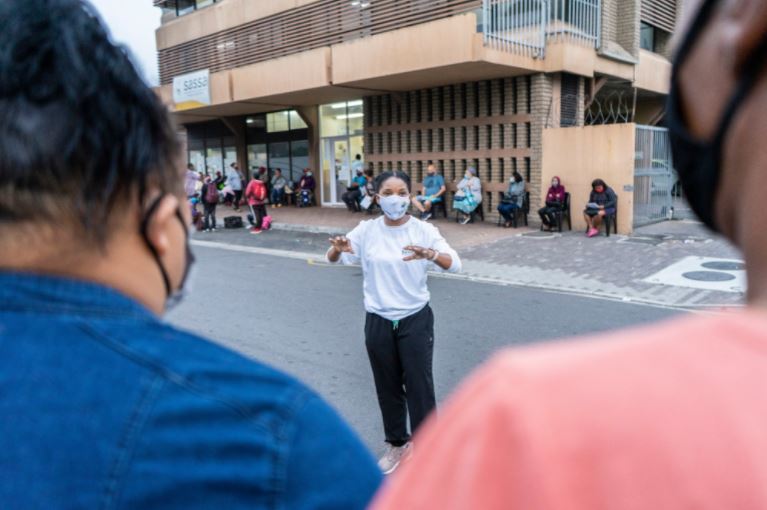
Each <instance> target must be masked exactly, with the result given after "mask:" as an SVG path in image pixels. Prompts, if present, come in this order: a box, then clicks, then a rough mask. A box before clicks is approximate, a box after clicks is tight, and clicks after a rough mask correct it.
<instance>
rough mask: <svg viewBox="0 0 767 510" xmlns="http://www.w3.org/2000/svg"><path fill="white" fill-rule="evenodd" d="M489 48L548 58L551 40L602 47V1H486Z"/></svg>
mask: <svg viewBox="0 0 767 510" xmlns="http://www.w3.org/2000/svg"><path fill="white" fill-rule="evenodd" d="M482 15H483V18H484V21H483V23H482V26H483V27H484V32H485V45H487V46H491V47H494V48H497V49H501V50H505V51H512V52H515V53H520V54H523V55H529V56H532V57H536V58H544V57H545V54H546V43H547V42H548V41H549V40H555V41H564V40H566V41H575V42H583V43H585V44H588V45H590V46H593V47H595V48H599V46H600V44H601V38H600V34H601V31H602V26H601V20H602V4H601V0H483V2H482Z"/></svg>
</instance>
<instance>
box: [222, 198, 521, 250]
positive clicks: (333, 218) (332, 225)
mask: <svg viewBox="0 0 767 510" xmlns="http://www.w3.org/2000/svg"><path fill="white" fill-rule="evenodd" d="M267 212H268V213H269V215H271V216H272V221H273V223H272V224H273V228H274V229H275V230H282V231H289V232H304V233H317V234H345V233H347V232H349V231H350V230H352V229H353V228H354V227H356V226H357V225H358V224H359V222H360V221H364V220H369V219H372V218H374V216H371V215H368V214H365V213H350V212H349V211H347V210H346V209H345V208H331V207H309V208H305V209H300V208H298V207H280V208H273V207H271V206H269V207H267ZM232 214H236V213H234V212H233V211H232V210H231V209H230V208H228V207H226V206H219V211H217V213H216V215H217V217H218V218H219V222H223V218H224V216H229V215H232ZM241 214H242V216H243V218H244V217H245V216H246V214H247V208H246V207H244V208H242V211H241ZM433 222H434V225H436V226H437V227H439V229H440V231H441V232H442V235H444V236H445V237H446V238H447V239H449V240H450V242H451V243H452V245H453V246H454V247H455V248H456V249H464V248H468V247H471V246H476V245H483V244H486V243H489V242H494V241H498V240H500V239H505V238H507V237H509V236H510V235H514V234H515V233H519V232H528V231H532V230H531V229H527V228H520V229H505V228H501V227H498V226H497V225H496V222H495V221H486V222H481V221H477V222H476V223H473V224H471V225H459V224H458V223H456V222H455V215H452V216H448V218H447V219H443V218H442V217H440V218H439V219H436V220H433ZM246 223H247V222H246Z"/></svg>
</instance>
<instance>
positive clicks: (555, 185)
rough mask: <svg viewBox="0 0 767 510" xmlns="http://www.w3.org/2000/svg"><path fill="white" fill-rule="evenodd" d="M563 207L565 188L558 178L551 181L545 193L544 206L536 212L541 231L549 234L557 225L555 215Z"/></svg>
mask: <svg viewBox="0 0 767 510" xmlns="http://www.w3.org/2000/svg"><path fill="white" fill-rule="evenodd" d="M564 207H565V187H564V186H562V181H561V180H560V179H559V177H556V176H554V178H553V179H551V187H550V188H549V191H548V193H546V206H545V207H542V208H541V209H539V210H538V216H540V217H541V222H542V223H543V230H544V231H546V232H551V231H552V230H553V229H554V228H556V227H557V226H558V225H557V213H558V212H560V211H561V210H562V209H563V208H564Z"/></svg>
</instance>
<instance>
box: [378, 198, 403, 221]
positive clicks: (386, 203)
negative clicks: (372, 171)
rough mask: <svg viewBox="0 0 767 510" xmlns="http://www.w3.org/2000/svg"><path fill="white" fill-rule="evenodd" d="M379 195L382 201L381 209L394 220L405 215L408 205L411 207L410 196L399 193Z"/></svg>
mask: <svg viewBox="0 0 767 510" xmlns="http://www.w3.org/2000/svg"><path fill="white" fill-rule="evenodd" d="M378 197H379V200H380V202H381V210H382V211H383V212H384V214H385V215H386V217H387V218H389V219H390V220H392V221H397V220H399V219H401V218H402V217H403V216H405V213H407V209H408V207H410V197H401V196H399V195H391V196H388V197H382V196H380V195H379V196H378Z"/></svg>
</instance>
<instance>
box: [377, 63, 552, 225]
mask: <svg viewBox="0 0 767 510" xmlns="http://www.w3.org/2000/svg"><path fill="white" fill-rule="evenodd" d="M550 103H551V79H550V78H549V77H547V76H545V75H543V74H539V75H529V76H519V77H513V78H503V79H496V80H485V81H480V82H469V83H461V84H455V85H448V86H445V87H436V88H431V89H424V90H417V91H411V92H403V93H399V94H390V95H385V96H374V97H368V98H366V99H365V111H366V113H367V115H366V117H365V140H366V143H365V151H366V156H365V159H366V161H367V162H368V164H369V165H371V166H372V168H373V169H374V171H375V173H376V174H379V173H381V172H383V171H386V170H401V171H404V172H407V173H408V174H409V175H410V176H411V179H412V180H413V183H414V188H415V189H414V191H415V190H419V189H420V183H421V181H422V180H423V177H424V175H425V173H426V167H427V165H428V164H429V162H433V163H434V164H435V165H436V166H437V171H438V172H439V173H440V174H442V175H443V176H444V177H445V180H446V182H447V183H448V204H450V203H452V195H453V193H454V189H455V188H454V186H455V184H454V181H458V180H460V179H461V177H462V176H463V174H464V172H465V171H466V168H468V167H469V166H474V167H476V168H477V170H478V174H479V177H480V180H481V181H482V185H483V194H484V197H483V199H484V200H483V207H484V208H485V213H486V215H487V216H489V218H488V220H489V219H490V218H493V219H495V218H496V214H497V213H496V207H497V206H498V204H499V202H500V199H501V197H502V195H503V192H504V191H506V190H507V189H508V182H509V179H510V178H511V175H512V172H513V171H514V170H517V171H519V173H521V174H522V176H523V177H524V178H525V180H529V182H530V191H531V202H532V203H533V204H537V203H538V199H539V197H540V188H541V182H540V179H541V139H542V130H543V127H544V126H545V122H546V116H547V114H548V110H549V106H550ZM400 140H401V143H400ZM531 219H532V216H531Z"/></svg>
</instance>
